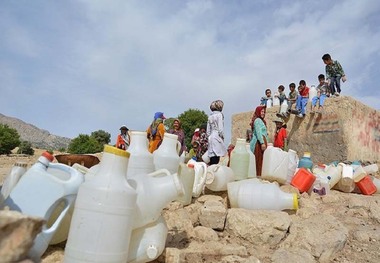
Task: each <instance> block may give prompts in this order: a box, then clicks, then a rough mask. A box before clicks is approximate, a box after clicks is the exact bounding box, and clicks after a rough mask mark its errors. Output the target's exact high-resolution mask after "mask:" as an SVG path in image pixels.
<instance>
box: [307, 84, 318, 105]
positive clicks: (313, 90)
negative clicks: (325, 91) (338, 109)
mask: <svg viewBox="0 0 380 263" xmlns="http://www.w3.org/2000/svg"><path fill="white" fill-rule="evenodd" d="M317 94H318V92H317V88H316V87H315V86H314V85H311V87H310V90H309V101H310V102H311V101H312V99H313V98H314V97H315V96H317Z"/></svg>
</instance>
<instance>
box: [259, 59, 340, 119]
mask: <svg viewBox="0 0 380 263" xmlns="http://www.w3.org/2000/svg"><path fill="white" fill-rule="evenodd" d="M322 60H323V62H324V63H325V65H326V68H325V70H326V77H325V75H323V74H320V75H319V76H318V81H319V84H318V86H317V87H316V95H315V96H313V97H312V98H311V103H312V107H311V113H322V112H323V106H324V103H325V99H326V98H327V97H330V96H335V97H337V96H339V95H340V92H341V89H340V80H341V79H342V81H343V82H345V81H346V76H345V73H344V70H343V68H342V66H341V65H340V63H339V62H338V61H337V60H332V58H331V56H330V55H329V54H325V55H323V56H322ZM295 88H296V84H295V83H290V84H289V89H290V92H289V96H288V97H286V94H285V87H284V86H283V85H280V86H279V87H278V89H277V90H278V92H276V94H275V95H274V97H273V98H272V92H271V90H270V89H266V90H265V97H262V98H261V103H260V105H266V106H267V107H271V106H272V104H273V99H276V100H277V101H279V104H280V105H282V104H283V103H285V101H286V103H287V108H286V111H280V113H279V114H278V116H279V117H281V118H288V117H289V114H290V113H295V114H297V116H298V117H300V118H303V117H305V115H306V106H307V103H308V101H309V96H310V88H309V87H307V86H306V81H305V80H300V82H299V86H298V92H297V91H296V90H295ZM294 104H295V111H292V106H293V105H294ZM317 104H318V108H317Z"/></svg>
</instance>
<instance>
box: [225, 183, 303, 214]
mask: <svg viewBox="0 0 380 263" xmlns="http://www.w3.org/2000/svg"><path fill="white" fill-rule="evenodd" d="M227 187H228V198H229V199H230V204H231V207H238V208H244V209H251V210H254V209H264V210H284V209H298V199H297V194H295V193H293V194H290V193H285V192H283V191H282V190H281V189H280V188H279V187H278V185H276V184H273V183H270V184H263V183H244V184H243V183H241V184H235V183H234V182H232V183H229V184H228V185H227ZM231 200H232V201H231Z"/></svg>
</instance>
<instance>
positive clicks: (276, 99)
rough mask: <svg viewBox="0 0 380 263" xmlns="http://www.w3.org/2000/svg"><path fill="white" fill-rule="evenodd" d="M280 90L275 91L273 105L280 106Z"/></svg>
mask: <svg viewBox="0 0 380 263" xmlns="http://www.w3.org/2000/svg"><path fill="white" fill-rule="evenodd" d="M278 95H279V94H278V92H275V93H274V97H273V106H280V99H279V98H278Z"/></svg>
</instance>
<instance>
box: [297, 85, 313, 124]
mask: <svg viewBox="0 0 380 263" xmlns="http://www.w3.org/2000/svg"><path fill="white" fill-rule="evenodd" d="M309 90H310V89H309V87H307V86H306V81H304V80H300V86H299V88H298V91H299V94H298V97H297V101H296V108H297V110H298V112H299V113H298V115H297V116H298V117H299V118H303V117H305V115H306V106H307V102H308V101H309Z"/></svg>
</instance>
